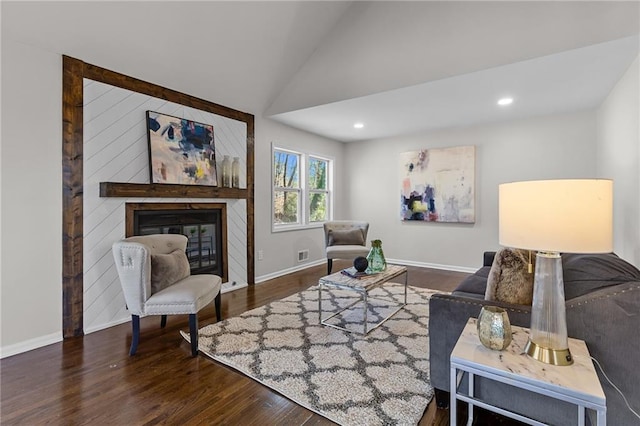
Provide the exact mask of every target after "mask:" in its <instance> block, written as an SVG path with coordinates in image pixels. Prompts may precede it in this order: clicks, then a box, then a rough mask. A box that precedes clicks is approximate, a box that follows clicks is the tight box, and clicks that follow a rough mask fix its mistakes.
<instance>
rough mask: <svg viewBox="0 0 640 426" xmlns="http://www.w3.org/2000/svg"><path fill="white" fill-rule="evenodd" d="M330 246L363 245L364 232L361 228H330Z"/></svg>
mask: <svg viewBox="0 0 640 426" xmlns="http://www.w3.org/2000/svg"><path fill="white" fill-rule="evenodd" d="M329 245H330V246H363V245H364V234H363V233H362V230H361V229H349V230H344V231H341V230H336V229H331V230H329Z"/></svg>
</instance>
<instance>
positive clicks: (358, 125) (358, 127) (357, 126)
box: [353, 123, 364, 129]
mask: <svg viewBox="0 0 640 426" xmlns="http://www.w3.org/2000/svg"><path fill="white" fill-rule="evenodd" d="M353 127H354V128H356V129H362V128H363V127H364V124H363V123H356V124H354V125H353Z"/></svg>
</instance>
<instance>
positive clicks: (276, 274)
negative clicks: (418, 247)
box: [256, 259, 478, 284]
mask: <svg viewBox="0 0 640 426" xmlns="http://www.w3.org/2000/svg"><path fill="white" fill-rule="evenodd" d="M386 260H387V262H389V263H394V264H397V265H405V266H416V267H419V268H431V269H440V270H443V271H454V272H464V273H468V274H473V273H474V272H476V271H477V270H478V268H470V267H466V266H455V265H441V264H438V263H426V262H414V261H412V260H402V259H386ZM326 262H327V260H326V259H320V260H316V261H313V262H309V263H305V264H304V265H301V266H295V267H293V268H288V269H283V270H282V271H277V272H273V273H271V274H266V275H261V276H259V277H256V284H260V283H262V282H264V281H268V280H272V279H274V278H278V277H281V276H283V275H287V274H291V273H292V272H298V271H302V270H303V269H307V268H311V267H312V266H318V265H322V264H324V263H326Z"/></svg>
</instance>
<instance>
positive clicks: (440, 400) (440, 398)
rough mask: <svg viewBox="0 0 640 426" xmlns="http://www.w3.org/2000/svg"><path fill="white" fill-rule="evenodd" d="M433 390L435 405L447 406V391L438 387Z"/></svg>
mask: <svg viewBox="0 0 640 426" xmlns="http://www.w3.org/2000/svg"><path fill="white" fill-rule="evenodd" d="M434 391H435V392H434V393H435V396H436V407H438V408H449V392H446V391H443V390H440V389H434Z"/></svg>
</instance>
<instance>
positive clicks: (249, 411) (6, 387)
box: [0, 261, 467, 426]
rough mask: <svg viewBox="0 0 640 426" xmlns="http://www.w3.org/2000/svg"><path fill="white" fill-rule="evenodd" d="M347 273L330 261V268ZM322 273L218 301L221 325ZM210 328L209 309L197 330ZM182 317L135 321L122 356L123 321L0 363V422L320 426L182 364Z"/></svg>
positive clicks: (429, 283)
mask: <svg viewBox="0 0 640 426" xmlns="http://www.w3.org/2000/svg"><path fill="white" fill-rule="evenodd" d="M347 266H350V265H349V264H348V263H347V262H339V261H337V262H335V263H334V271H337V270H339V269H340V268H345V267H347ZM325 274H326V266H325V265H321V266H316V267H312V268H309V269H306V270H304V271H301V272H297V273H294V274H290V275H287V276H283V277H280V278H276V279H274V280H271V281H268V282H265V283H262V284H258V285H255V286H251V287H249V288H245V289H240V290H236V291H234V292H231V293H226V294H224V295H223V296H222V314H223V318H229V317H232V316H235V315H239V314H241V313H242V312H245V311H247V310H250V309H253V308H256V307H258V306H261V305H264V304H266V303H269V302H271V301H273V300H277V299H281V298H283V297H286V296H288V295H290V294H293V293H296V292H298V291H301V290H304V289H306V288H308V287H310V286H311V285H313V284H316V283H317V282H318V278H320V277H321V276H323V275H325ZM466 275H467V274H464V273H459V272H450V271H440V270H435V269H425V268H416V267H409V284H410V285H414V286H419V287H425V288H432V289H439V290H445V291H450V290H451V289H453V288H454V287H455V286H456V285H457V284H458V283H459V282H460V281H461V280H462V279H463V278H464V277H465V276H466ZM213 322H215V311H214V309H213V306H210V307H207V308H205V309H204V310H203V311H202V312H201V314H200V323H199V326H200V327H202V326H204V325H207V324H210V323H213ZM187 329H188V317H187V316H186V315H185V316H170V317H169V318H168V321H167V326H166V328H164V329H161V328H160V318H159V317H146V318H142V320H141V337H140V345H139V346H138V353H137V354H136V355H135V356H133V357H129V354H128V351H129V344H130V342H131V326H130V323H126V324H122V325H119V326H115V327H111V328H108V329H106V330H102V331H98V332H95V333H91V334H89V335H86V336H84V337H79V338H73V339H68V340H65V341H64V342H61V343H56V344H53V345H49V346H47V347H44V348H40V349H37V350H33V351H30V352H27V353H24V354H20V355H16V356H13V357H9V358H5V359H3V360H1V361H0V369H1V396H0V397H1V405H0V423H2V425H17V424H23V425H39V424H54V425H56V424H61V425H62V424H63V425H86V424H93V425H125V424H126V425H146V424H149V425H151V424H171V425H173V424H175V425H184V424H189V425H198V424H225V425H329V424H332V422H330V421H328V420H326V419H325V418H324V417H322V416H319V415H317V414H315V413H313V412H311V411H309V410H307V409H305V408H302V407H300V406H299V405H297V404H295V403H293V402H291V401H289V400H288V399H286V398H284V397H282V396H280V395H279V394H277V393H276V392H273V391H271V390H270V389H269V388H267V387H265V386H263V385H261V384H259V383H257V382H255V381H253V380H251V379H249V378H247V377H245V376H244V375H242V374H240V373H237V372H235V371H234V370H231V369H230V368H227V367H224V366H222V365H219V364H217V363H215V362H214V361H211V360H210V359H207V358H205V357H203V356H201V355H200V356H198V357H197V358H192V357H191V355H190V348H189V345H188V344H187V342H186V341H184V339H182V337H181V336H180V334H179V333H178V331H179V330H187ZM448 423H449V422H448V411H446V410H438V409H437V408H436V407H435V403H434V402H433V401H432V403H431V404H430V405H429V407H428V409H427V411H426V413H425V415H424V417H423V418H422V421H421V422H420V425H438V426H440V425H448Z"/></svg>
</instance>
